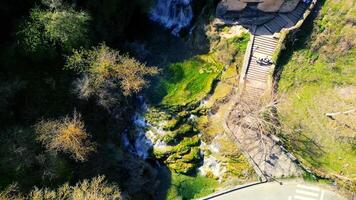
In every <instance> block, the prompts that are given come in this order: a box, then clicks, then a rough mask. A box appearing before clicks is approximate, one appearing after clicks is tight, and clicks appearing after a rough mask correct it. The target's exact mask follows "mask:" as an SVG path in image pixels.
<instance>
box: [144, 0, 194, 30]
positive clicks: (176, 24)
mask: <svg viewBox="0 0 356 200" xmlns="http://www.w3.org/2000/svg"><path fill="white" fill-rule="evenodd" d="M192 1H193V0H155V2H154V5H153V7H152V9H151V11H150V19H151V20H153V21H155V22H158V23H159V24H161V25H163V26H164V27H166V28H167V29H171V30H172V34H173V35H176V36H178V35H179V32H180V31H181V30H182V29H183V28H185V27H187V26H189V24H190V22H191V21H192V19H193V9H192Z"/></svg>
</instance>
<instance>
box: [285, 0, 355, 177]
mask: <svg viewBox="0 0 356 200" xmlns="http://www.w3.org/2000/svg"><path fill="white" fill-rule="evenodd" d="M355 21H356V6H355V0H349V1H326V2H325V3H324V5H323V7H322V9H321V11H320V14H319V16H318V17H317V19H316V20H315V22H314V26H313V27H312V26H311V25H306V26H304V28H303V30H302V31H301V33H299V38H298V39H299V40H297V42H296V44H295V45H294V47H291V46H290V48H288V49H287V50H286V51H285V52H284V53H283V54H282V57H281V59H280V61H281V63H282V67H283V72H282V75H281V80H280V82H279V93H280V94H282V95H284V98H283V101H282V103H281V105H280V108H279V109H280V116H281V121H282V123H283V125H284V136H285V137H286V138H287V139H289V140H288V145H289V147H290V148H291V149H292V150H293V151H294V152H295V153H296V155H297V156H298V157H299V158H300V159H301V160H302V161H304V163H306V164H307V165H309V166H311V167H313V168H315V169H318V170H320V171H322V172H324V173H327V174H329V175H340V176H343V177H346V178H348V179H352V180H353V181H355V180H356V176H355V174H356V144H355V137H356V131H355V128H356V113H351V114H349V115H339V116H337V117H336V120H331V119H329V118H327V117H326V116H325V113H328V112H339V111H346V110H349V109H353V108H355V107H356V66H355V63H356V61H355V58H356V50H355V48H354V46H355V44H356V41H355V39H354V38H353V37H354V36H355V35H356V29H355V28H354V24H355ZM310 31H311V34H310V35H309V33H310ZM293 48H295V49H293ZM292 52H293V53H292Z"/></svg>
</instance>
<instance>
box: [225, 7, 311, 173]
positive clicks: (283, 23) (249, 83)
mask: <svg viewBox="0 0 356 200" xmlns="http://www.w3.org/2000/svg"><path fill="white" fill-rule="evenodd" d="M308 7H309V4H306V3H303V2H302V1H301V2H300V3H299V5H298V6H297V7H296V9H295V10H294V11H292V12H291V13H288V14H277V15H276V17H275V18H274V19H273V20H271V21H269V22H267V23H265V24H262V25H259V26H257V27H255V28H253V31H252V32H253V36H252V39H251V41H250V43H249V48H248V50H247V54H246V56H245V65H244V68H243V73H242V75H241V77H240V85H241V86H242V87H240V93H239V94H240V96H239V101H238V102H237V103H236V105H235V107H234V109H232V110H231V111H230V113H229V116H228V118H227V123H226V125H227V128H228V130H229V131H230V132H231V133H232V134H233V135H234V138H235V140H236V141H237V142H238V144H239V146H240V148H241V149H242V150H243V151H244V152H245V153H246V154H247V155H249V160H250V162H251V163H253V165H254V167H255V169H256V168H257V169H259V170H256V171H260V173H262V174H264V176H265V177H268V178H271V177H274V178H277V177H288V176H294V175H295V176H298V175H300V174H301V170H300V168H299V167H298V166H297V164H296V163H294V160H293V158H292V157H290V156H289V155H290V154H289V153H288V152H286V151H285V149H284V148H283V147H281V146H280V144H279V143H278V141H276V140H274V139H272V137H268V136H266V135H265V133H263V132H261V129H259V128H260V127H259V125H258V124H257V125H256V123H254V120H256V118H258V116H259V115H260V112H261V110H263V109H262V108H263V107H264V106H265V105H263V101H261V99H262V98H263V97H264V96H267V97H270V95H271V94H270V92H271V91H270V90H271V84H272V73H273V71H274V69H275V65H274V64H271V65H260V64H259V63H257V59H258V58H266V57H268V58H272V55H273V54H274V52H275V51H276V48H277V45H278V42H279V38H277V37H275V35H276V34H275V33H279V32H280V31H281V30H282V29H283V28H291V27H294V26H295V24H296V23H298V21H299V20H300V19H301V18H302V17H303V14H304V12H305V11H306V9H307V8H308ZM241 121H245V123H242V122H241ZM244 124H247V126H248V127H244Z"/></svg>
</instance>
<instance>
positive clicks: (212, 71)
mask: <svg viewBox="0 0 356 200" xmlns="http://www.w3.org/2000/svg"><path fill="white" fill-rule="evenodd" d="M222 69H223V66H222V65H221V63H219V62H217V61H215V59H214V57H213V56H211V55H209V54H208V55H200V56H196V57H194V58H192V59H189V60H185V61H183V62H178V63H174V64H171V65H169V66H168V68H167V69H165V70H164V72H163V78H162V79H160V80H159V82H158V83H157V84H155V85H154V86H153V88H152V90H151V91H152V92H151V93H150V98H151V101H153V102H154V103H160V104H163V105H171V106H184V105H187V104H189V103H194V102H196V101H199V100H201V99H202V98H204V96H205V95H206V94H207V93H208V92H209V91H210V89H211V85H212V83H213V80H214V79H215V78H216V77H217V76H218V75H219V74H220V72H221V70H222Z"/></svg>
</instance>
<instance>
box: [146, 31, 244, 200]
mask: <svg viewBox="0 0 356 200" xmlns="http://www.w3.org/2000/svg"><path fill="white" fill-rule="evenodd" d="M248 41H249V35H248V34H243V35H242V36H238V37H233V38H231V39H229V40H228V41H224V43H223V45H222V46H221V47H219V48H217V49H216V50H213V51H212V52H210V53H209V54H204V55H198V56H195V57H193V58H190V59H187V60H184V61H181V62H177V63H173V64H170V65H169V66H167V68H165V69H164V70H163V72H162V77H161V78H160V79H159V80H156V81H155V82H153V83H152V85H151V87H150V88H149V90H148V91H147V93H146V96H147V98H148V100H149V102H151V103H154V104H156V105H163V106H165V107H166V106H167V107H179V108H184V109H188V110H189V108H188V107H187V105H191V104H195V103H197V102H199V101H201V100H202V99H203V98H205V97H206V96H207V95H208V94H209V92H210V91H211V89H212V87H213V84H214V83H213V82H214V80H216V79H218V78H219V79H221V80H222V81H221V82H219V83H218V85H217V87H216V89H215V90H214V93H213V95H212V97H211V98H210V99H211V100H210V101H211V103H212V104H213V103H214V102H215V101H220V100H221V99H222V98H224V97H225V96H227V95H228V94H230V92H231V90H232V89H233V84H234V83H231V81H232V80H235V79H234V78H236V76H237V71H236V66H235V64H236V63H233V64H232V65H231V66H229V67H227V68H225V67H224V65H226V64H223V63H224V61H226V60H229V59H230V58H233V59H236V58H238V59H237V60H236V62H242V58H243V55H244V53H245V49H246V46H247V42H248ZM226 46H227V47H228V48H226ZM230 54H231V55H230ZM239 64H240V63H239ZM210 101H209V102H210ZM211 106H212V105H210V106H208V107H211ZM219 128H221V129H220V130H217V132H216V133H215V134H217V133H219V132H221V130H222V127H220V126H219ZM203 132H204V134H205V130H203ZM207 134H208V133H207ZM209 134H210V133H209ZM240 162H241V163H240ZM233 164H235V165H237V167H242V166H246V168H250V167H249V165H248V163H247V161H246V160H243V159H242V160H241V161H239V162H238V164H236V163H232V164H231V167H236V166H232V165H233ZM239 170H241V171H242V170H244V169H241V168H236V169H235V171H239ZM232 171H233V170H232ZM218 187H219V184H218V182H217V180H216V179H215V178H210V177H203V176H199V175H197V176H187V175H181V174H176V173H172V182H171V183H170V187H169V190H168V194H167V199H192V198H198V197H202V196H206V195H208V194H210V193H212V192H214V191H215V190H216V189H217V188H218Z"/></svg>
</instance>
